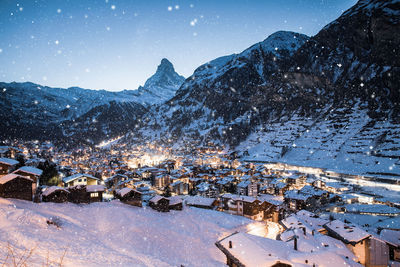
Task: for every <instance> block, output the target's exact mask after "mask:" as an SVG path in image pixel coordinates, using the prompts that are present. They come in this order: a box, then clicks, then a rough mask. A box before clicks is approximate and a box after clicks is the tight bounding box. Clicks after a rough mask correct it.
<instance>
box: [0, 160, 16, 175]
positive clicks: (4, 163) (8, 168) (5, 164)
mask: <svg viewBox="0 0 400 267" xmlns="http://www.w3.org/2000/svg"><path fill="white" fill-rule="evenodd" d="M18 163H19V162H18V161H17V160H14V159H9V158H0V176H1V175H5V174H8V173H10V172H12V171H13V170H14V167H15V166H16V165H17V164H18Z"/></svg>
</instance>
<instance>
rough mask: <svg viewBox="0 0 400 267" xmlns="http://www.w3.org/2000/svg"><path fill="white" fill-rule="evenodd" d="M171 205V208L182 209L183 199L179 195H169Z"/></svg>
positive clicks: (169, 206)
mask: <svg viewBox="0 0 400 267" xmlns="http://www.w3.org/2000/svg"><path fill="white" fill-rule="evenodd" d="M168 199H169V205H168V208H169V209H170V210H182V209H183V204H182V203H183V201H182V199H181V198H180V197H178V196H173V197H169V198H168Z"/></svg>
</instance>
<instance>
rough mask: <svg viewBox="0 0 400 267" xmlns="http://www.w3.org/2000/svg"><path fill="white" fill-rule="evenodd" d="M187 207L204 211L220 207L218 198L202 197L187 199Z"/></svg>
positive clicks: (189, 197)
mask: <svg viewBox="0 0 400 267" xmlns="http://www.w3.org/2000/svg"><path fill="white" fill-rule="evenodd" d="M185 202H186V205H188V206H190V207H195V208H202V209H214V208H215V207H216V206H217V205H218V200H217V199H216V198H209V197H202V196H188V197H186V198H185Z"/></svg>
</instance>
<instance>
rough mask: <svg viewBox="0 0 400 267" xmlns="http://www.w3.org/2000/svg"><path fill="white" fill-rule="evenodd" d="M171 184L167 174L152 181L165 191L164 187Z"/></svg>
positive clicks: (155, 185) (155, 177)
mask: <svg viewBox="0 0 400 267" xmlns="http://www.w3.org/2000/svg"><path fill="white" fill-rule="evenodd" d="M170 182H171V181H170V177H169V175H165V174H160V175H157V176H154V177H153V179H152V185H153V186H154V187H156V188H158V189H163V188H164V187H166V186H167V185H169V184H170Z"/></svg>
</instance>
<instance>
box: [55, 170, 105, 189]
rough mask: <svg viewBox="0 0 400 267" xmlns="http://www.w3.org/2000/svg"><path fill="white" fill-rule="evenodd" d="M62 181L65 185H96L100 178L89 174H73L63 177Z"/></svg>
mask: <svg viewBox="0 0 400 267" xmlns="http://www.w3.org/2000/svg"><path fill="white" fill-rule="evenodd" d="M63 182H64V184H65V186H66V187H71V186H77V185H97V184H99V183H100V179H99V178H96V177H94V176H92V175H90V174H82V173H78V174H74V175H71V176H67V177H64V178H63Z"/></svg>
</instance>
